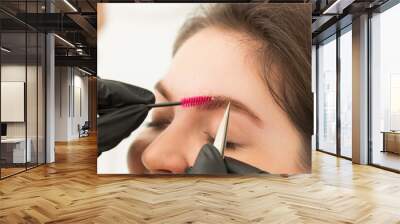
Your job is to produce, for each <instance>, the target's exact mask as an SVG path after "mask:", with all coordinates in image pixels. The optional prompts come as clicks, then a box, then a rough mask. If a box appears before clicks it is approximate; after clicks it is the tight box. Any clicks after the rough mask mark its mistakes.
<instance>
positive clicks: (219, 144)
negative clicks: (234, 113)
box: [213, 103, 231, 157]
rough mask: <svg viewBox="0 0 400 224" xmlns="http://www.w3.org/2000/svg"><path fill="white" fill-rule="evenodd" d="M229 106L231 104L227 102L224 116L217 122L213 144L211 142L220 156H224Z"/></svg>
mask: <svg viewBox="0 0 400 224" xmlns="http://www.w3.org/2000/svg"><path fill="white" fill-rule="evenodd" d="M230 106H231V104H230V103H228V106H227V107H226V110H225V113H224V116H223V117H222V120H221V122H220V124H219V127H218V130H217V135H216V136H215V139H214V144H213V145H214V147H215V148H217V149H218V151H219V153H220V154H221V156H222V157H224V150H225V147H226V135H227V133H228V123H229V112H230Z"/></svg>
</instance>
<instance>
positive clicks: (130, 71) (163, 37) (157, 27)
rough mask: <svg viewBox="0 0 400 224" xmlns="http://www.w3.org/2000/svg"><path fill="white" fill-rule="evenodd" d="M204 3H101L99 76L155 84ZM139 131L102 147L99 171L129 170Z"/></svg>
mask: <svg viewBox="0 0 400 224" xmlns="http://www.w3.org/2000/svg"><path fill="white" fill-rule="evenodd" d="M199 5H200V4H197V3H196V4H188V3H187V4H162V3H161V4H155V3H153V4H147V3H142V4H140V3H137V4H119V3H118V4H112V3H111V4H110V3H108V4H105V3H103V4H102V3H99V4H97V11H98V14H97V20H98V22H97V71H98V72H97V74H98V76H99V77H100V78H104V79H113V80H118V81H123V82H127V83H132V84H134V85H138V86H141V87H144V88H148V89H153V86H154V84H155V83H156V82H157V81H158V80H159V79H160V78H161V77H162V76H163V75H164V73H165V72H166V70H167V68H168V66H169V64H170V62H171V58H172V46H173V43H174V40H175V38H176V35H177V33H178V30H179V28H180V27H181V26H182V24H183V23H184V21H185V19H186V18H187V17H189V16H190V15H191V13H193V12H194V10H195V9H196V8H198V7H199ZM138 132H140V128H139V130H137V131H135V132H133V133H132V134H131V136H130V137H128V138H127V139H125V140H123V141H122V142H121V143H120V144H119V145H118V146H116V147H115V148H114V149H111V150H110V151H108V152H105V153H102V155H101V156H100V157H99V158H98V160H97V169H98V170H97V172H98V173H119V174H121V173H128V167H127V162H126V161H127V152H128V148H129V146H130V143H131V142H132V139H133V138H134V137H135V133H138Z"/></svg>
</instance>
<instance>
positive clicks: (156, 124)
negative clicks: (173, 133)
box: [146, 120, 171, 131]
mask: <svg viewBox="0 0 400 224" xmlns="http://www.w3.org/2000/svg"><path fill="white" fill-rule="evenodd" d="M169 124H171V121H169V120H154V121H150V122H148V123H147V124H146V127H149V128H154V129H155V130H159V131H162V130H164V129H165V128H167V127H168V125H169Z"/></svg>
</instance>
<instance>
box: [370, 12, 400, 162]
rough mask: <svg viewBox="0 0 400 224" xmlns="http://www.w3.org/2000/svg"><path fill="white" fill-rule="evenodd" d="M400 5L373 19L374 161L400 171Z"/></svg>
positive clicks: (372, 98)
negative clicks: (399, 24)
mask: <svg viewBox="0 0 400 224" xmlns="http://www.w3.org/2000/svg"><path fill="white" fill-rule="evenodd" d="M399 21H400V5H399V4H398V5H395V6H393V7H392V8H390V9H388V10H386V11H384V12H382V13H378V14H374V15H373V17H372V18H371V60H372V61H371V84H370V86H371V94H370V95H371V97H370V104H371V106H370V108H371V111H370V120H371V125H370V138H371V139H370V140H371V141H372V148H371V152H370V160H371V162H372V164H375V165H378V166H383V167H387V168H390V169H395V170H400V100H399V99H400V63H399V54H400V53H399V52H400V42H399V40H400V33H399V32H398V29H397V27H398V23H399Z"/></svg>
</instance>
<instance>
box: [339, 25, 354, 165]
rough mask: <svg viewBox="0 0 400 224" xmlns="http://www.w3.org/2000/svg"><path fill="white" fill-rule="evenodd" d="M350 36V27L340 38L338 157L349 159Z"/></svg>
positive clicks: (350, 105) (350, 111)
mask: <svg viewBox="0 0 400 224" xmlns="http://www.w3.org/2000/svg"><path fill="white" fill-rule="evenodd" d="M351 48H352V35H351V26H348V27H347V28H345V29H344V30H343V31H342V34H341V36H340V155H341V156H344V157H348V158H351V156H352V155H351V154H352V150H351V142H352V126H351V124H352V74H353V71H352V49H351Z"/></svg>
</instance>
